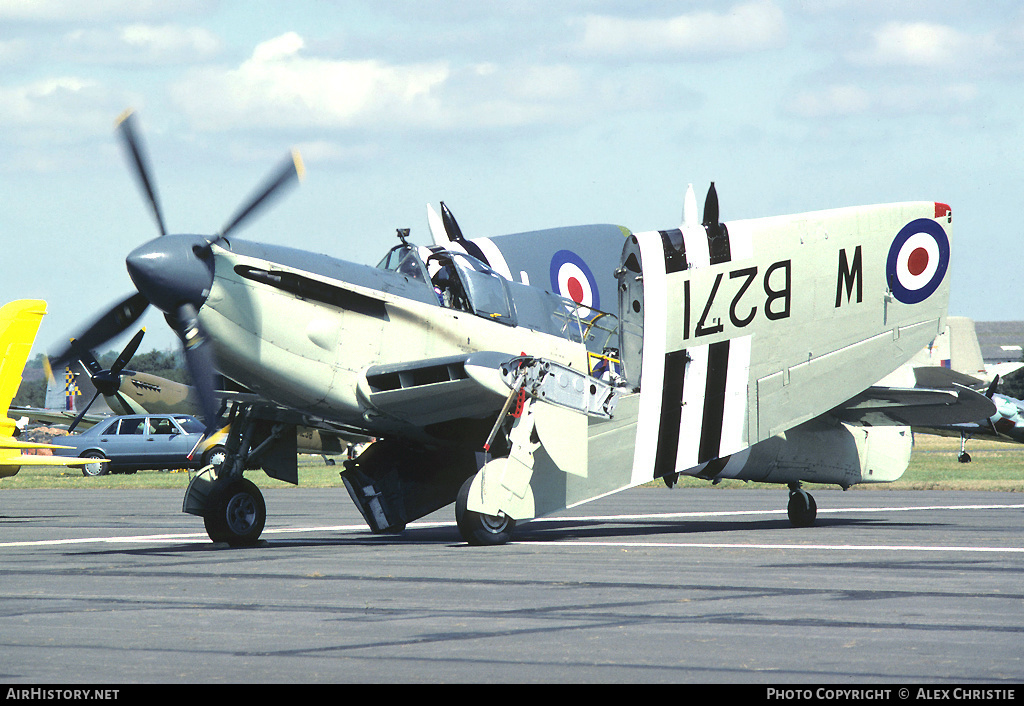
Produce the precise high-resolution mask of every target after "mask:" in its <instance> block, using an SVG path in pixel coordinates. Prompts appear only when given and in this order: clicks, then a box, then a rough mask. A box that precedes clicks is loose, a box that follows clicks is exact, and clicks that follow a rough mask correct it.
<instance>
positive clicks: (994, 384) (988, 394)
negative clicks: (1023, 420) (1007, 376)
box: [985, 374, 999, 399]
mask: <svg viewBox="0 0 1024 706" xmlns="http://www.w3.org/2000/svg"><path fill="white" fill-rule="evenodd" d="M998 389H999V375H998V374H997V375H996V376H995V377H994V378H992V383H991V384H990V385H989V386H988V389H987V390H985V397H988V398H989V399H992V395H994V394H995V391H996V390H998Z"/></svg>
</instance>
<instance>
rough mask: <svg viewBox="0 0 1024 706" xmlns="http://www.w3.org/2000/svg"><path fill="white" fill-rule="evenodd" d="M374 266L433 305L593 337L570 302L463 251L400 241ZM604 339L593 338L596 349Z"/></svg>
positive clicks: (536, 328)
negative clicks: (414, 287) (421, 291)
mask: <svg viewBox="0 0 1024 706" xmlns="http://www.w3.org/2000/svg"><path fill="white" fill-rule="evenodd" d="M377 267H378V268H380V269H384V270H391V271H393V272H397V273H399V274H401V275H404V276H405V277H406V278H407V279H408V280H409V281H410V282H412V281H416V282H422V283H423V285H424V286H429V287H431V288H432V289H433V290H434V294H435V296H436V300H437V303H438V305H439V306H443V307H447V308H450V309H457V310H460V311H465V312H468V313H471V314H474V315H476V316H480V317H482V318H485V319H490V320H492V321H497V322H499V323H503V324H506V325H508V326H522V327H525V328H528V329H532V330H534V331H541V332H543V333H548V334H551V335H553V336H560V337H562V338H565V339H568V340H571V341H575V342H577V343H581V342H584V341H586V342H587V343H588V346H587V347H588V348H590V347H591V346H590V343H591V341H596V338H595V336H594V333H596V329H595V326H594V323H593V322H594V320H595V319H593V318H592V319H591V320H590V321H588V322H584V321H581V319H580V316H579V311H578V307H577V305H576V303H575V302H572V301H570V300H568V299H564V298H562V297H560V296H557V295H555V294H552V293H551V292H547V291H544V290H543V289H539V288H537V287H531V286H527V285H525V284H520V283H518V282H512V281H509V280H507V279H505V278H504V277H502V276H501V275H499V274H498V273H497V272H495V271H494V270H492V269H491V268H490V267H489V266H487V265H486V264H485V263H483V262H481V261H480V260H478V259H476V258H475V257H472V256H471V255H467V254H466V253H463V252H458V251H453V250H441V249H434V248H423V247H418V246H415V245H410V244H403V245H398V246H396V247H394V248H392V249H391V250H390V251H389V252H388V254H387V255H385V256H384V258H383V259H382V260H381V261H380V263H379V264H378V265H377ZM595 314H600V312H595ZM604 316H607V317H609V318H610V319H614V318H615V317H613V316H611V315H610V314H608V315H604ZM613 327H614V325H613ZM601 328H602V329H605V327H603V326H602V327H601ZM605 343H606V341H604V340H602V341H597V342H596V346H597V349H598V350H600V349H601V347H602V346H603V345H604V344H605Z"/></svg>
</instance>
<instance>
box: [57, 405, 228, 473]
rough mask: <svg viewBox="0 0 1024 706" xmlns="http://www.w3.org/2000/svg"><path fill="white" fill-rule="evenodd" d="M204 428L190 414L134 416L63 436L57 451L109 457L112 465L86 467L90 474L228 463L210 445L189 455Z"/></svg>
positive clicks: (219, 449)
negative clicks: (191, 457)
mask: <svg viewBox="0 0 1024 706" xmlns="http://www.w3.org/2000/svg"><path fill="white" fill-rule="evenodd" d="M204 430H205V427H204V426H203V423H202V422H200V421H199V420H198V419H196V418H195V417H190V416H189V415H187V414H132V415H127V416H123V417H111V418H110V419H105V420H103V421H102V422H100V423H99V424H96V425H95V426H93V427H92V428H90V429H87V430H86V431H84V432H82V433H81V434H73V435H71V436H64V437H61V439H60V444H61V445H62V446H69V447H71V448H68V449H60V450H55V451H54V453H56V454H59V455H61V456H80V457H82V458H106V459H110V460H109V462H108V463H90V464H87V465H86V466H83V467H82V473H84V474H85V475H87V476H101V475H104V474H106V473H134V472H135V471H137V470H140V469H146V468H203V467H204V466H207V465H210V464H211V463H212V464H218V463H220V462H221V461H222V460H223V456H224V447H223V446H221V445H220V444H216V443H212V444H211V443H210V442H209V440H207V441H206V442H204V443H203V446H202V447H200V448H199V449H196V453H195V454H194V457H193V459H192V460H189V458H188V455H189V453H191V452H192V450H193V449H195V448H196V444H197V443H199V440H200V439H202V438H203V431H204Z"/></svg>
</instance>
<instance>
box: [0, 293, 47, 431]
mask: <svg viewBox="0 0 1024 706" xmlns="http://www.w3.org/2000/svg"><path fill="white" fill-rule="evenodd" d="M45 313H46V302H44V301H42V300H40V299H19V300H17V301H13V302H11V303H9V304H5V305H4V306H3V307H2V308H0V352H2V353H3V360H2V361H0V414H2V415H3V417H4V418H3V419H0V434H2V435H4V436H11V435H12V434H13V433H14V424H15V423H14V420H13V419H9V418H7V410H8V409H9V408H10V406H11V400H13V399H14V396H15V395H16V394H18V388H19V387H21V376H22V373H23V372H24V371H25V363H27V362H28V354H29V352H30V351H31V350H32V344H33V343H34V342H35V340H36V333H37V332H38V331H39V324H40V323H41V322H42V320H43V315H44V314H45Z"/></svg>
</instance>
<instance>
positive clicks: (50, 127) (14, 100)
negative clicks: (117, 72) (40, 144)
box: [0, 76, 121, 141]
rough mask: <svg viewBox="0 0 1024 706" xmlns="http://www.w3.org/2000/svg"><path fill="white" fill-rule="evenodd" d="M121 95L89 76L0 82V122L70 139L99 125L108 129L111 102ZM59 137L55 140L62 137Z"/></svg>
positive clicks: (110, 124) (111, 119)
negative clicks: (18, 82) (63, 133)
mask: <svg viewBox="0 0 1024 706" xmlns="http://www.w3.org/2000/svg"><path fill="white" fill-rule="evenodd" d="M115 102H116V103H120V102H121V99H119V98H118V97H117V96H115V95H113V94H112V93H111V91H110V90H108V89H107V88H106V87H104V86H103V85H101V84H100V83H98V82H96V81H94V80H91V79H82V78H78V77H74V76H61V77H56V78H48V79H44V80H40V81H35V82H32V83H29V84H25V85H21V86H0V125H2V126H4V128H6V129H11V128H15V129H29V130H33V131H35V130H45V131H47V132H51V133H53V135H54V136H55V137H56V136H57V135H58V134H59V133H61V132H64V131H67V130H69V129H70V131H71V132H70V134H67V135H65V137H64V138H63V139H69V138H70V139H74V137H75V136H78V135H81V134H83V133H93V132H95V131H96V130H98V129H99V128H100V125H102V126H103V127H102V129H103V131H104V132H107V133H109V132H110V131H111V129H112V126H113V118H112V117H111V116H113V115H116V114H117V113H116V112H114V111H113V109H112V106H113V105H114V104H115ZM63 139H59V141H63Z"/></svg>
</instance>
